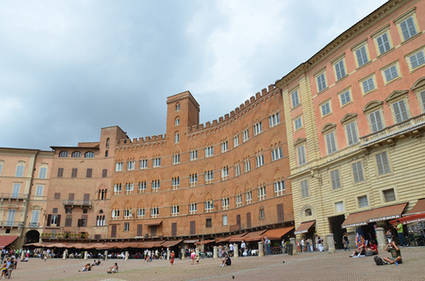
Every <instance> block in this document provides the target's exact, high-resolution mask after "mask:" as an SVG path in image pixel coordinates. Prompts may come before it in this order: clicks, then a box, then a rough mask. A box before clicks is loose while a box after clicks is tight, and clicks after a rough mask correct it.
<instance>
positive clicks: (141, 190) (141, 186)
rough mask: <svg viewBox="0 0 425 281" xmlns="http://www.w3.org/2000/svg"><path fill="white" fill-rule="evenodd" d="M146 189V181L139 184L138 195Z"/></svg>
mask: <svg viewBox="0 0 425 281" xmlns="http://www.w3.org/2000/svg"><path fill="white" fill-rule="evenodd" d="M146 187H147V184H146V181H141V182H139V187H138V189H139V193H141V192H145V191H146Z"/></svg>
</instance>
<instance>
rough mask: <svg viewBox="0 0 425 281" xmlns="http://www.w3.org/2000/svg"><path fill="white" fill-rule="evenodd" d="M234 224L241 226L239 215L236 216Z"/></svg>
mask: <svg viewBox="0 0 425 281" xmlns="http://www.w3.org/2000/svg"><path fill="white" fill-rule="evenodd" d="M236 224H237V225H238V226H239V227H241V215H237V216H236Z"/></svg>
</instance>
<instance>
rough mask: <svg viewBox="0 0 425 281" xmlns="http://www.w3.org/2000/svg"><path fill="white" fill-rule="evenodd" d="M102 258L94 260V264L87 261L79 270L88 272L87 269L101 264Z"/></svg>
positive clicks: (89, 269)
mask: <svg viewBox="0 0 425 281" xmlns="http://www.w3.org/2000/svg"><path fill="white" fill-rule="evenodd" d="M100 263H101V262H100V260H98V261H96V260H94V261H93V263H92V264H90V263H87V264H85V265H84V266H83V268H82V269H81V270H79V271H80V272H87V271H91V269H92V267H94V266H98V265H100Z"/></svg>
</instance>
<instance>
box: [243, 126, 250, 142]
mask: <svg viewBox="0 0 425 281" xmlns="http://www.w3.org/2000/svg"><path fill="white" fill-rule="evenodd" d="M248 140H249V131H248V129H245V130H243V132H242V141H243V142H247V141H248Z"/></svg>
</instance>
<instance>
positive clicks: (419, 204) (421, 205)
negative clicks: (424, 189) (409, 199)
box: [403, 198, 425, 216]
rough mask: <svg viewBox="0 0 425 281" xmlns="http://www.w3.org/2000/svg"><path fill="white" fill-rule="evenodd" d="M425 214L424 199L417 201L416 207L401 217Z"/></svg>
mask: <svg viewBox="0 0 425 281" xmlns="http://www.w3.org/2000/svg"><path fill="white" fill-rule="evenodd" d="M424 213H425V198H422V199H419V200H418V201H417V202H416V205H415V206H414V207H413V208H412V209H411V210H410V211H408V212H407V213H405V214H404V215H403V216H410V215H419V214H424Z"/></svg>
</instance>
